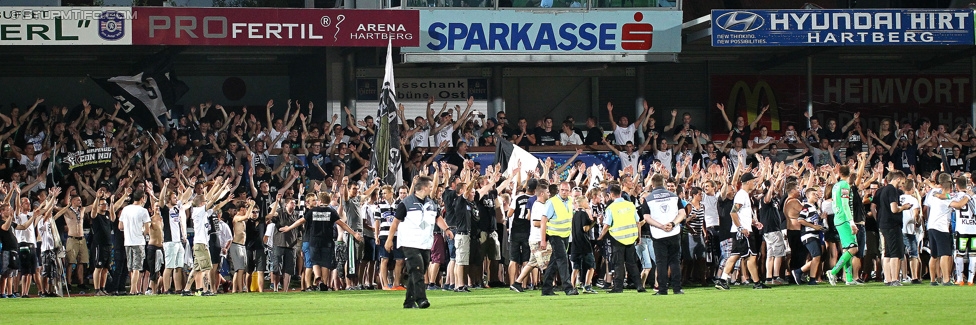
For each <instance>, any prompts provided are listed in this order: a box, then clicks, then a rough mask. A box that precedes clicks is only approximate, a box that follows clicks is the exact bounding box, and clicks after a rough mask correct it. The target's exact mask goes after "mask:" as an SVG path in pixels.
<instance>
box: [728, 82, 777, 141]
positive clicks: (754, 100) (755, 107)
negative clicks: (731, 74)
mask: <svg viewBox="0 0 976 325" xmlns="http://www.w3.org/2000/svg"><path fill="white" fill-rule="evenodd" d="M740 91H741V92H742V94H743V96H745V98H746V108H745V109H746V112H747V120H746V123H748V122H749V121H752V120H753V119H755V118H756V115H759V111H760V110H761V109H762V107H760V103H759V100H760V98H761V97H762V95H763V94H764V93H765V94H766V99H767V100H768V101H769V102H768V104H769V112H767V114H769V119H770V121H771V124H772V125H770V131H780V130H781V128H780V120H779V105H777V102H776V94H775V93H774V92H773V88H772V87H770V86H769V83H767V82H766V81H764V80H759V81H758V82H756V85H755V86H754V87H752V88H749V84H747V83H746V82H745V81H742V80H739V81H737V82H736V83H735V85H733V86H732V91H731V92H730V93H729V101H728V103H726V104H725V110H726V112H725V113H726V114H728V113H729V112H732V113H733V116H737V115H734V114H735V112H736V110H737V109H738V108H737V107H736V104H737V103H738V102H739V92H740ZM732 120H733V121H735V119H734V117H733V118H732Z"/></svg>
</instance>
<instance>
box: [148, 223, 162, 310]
mask: <svg viewBox="0 0 976 325" xmlns="http://www.w3.org/2000/svg"><path fill="white" fill-rule="evenodd" d="M153 211H158V209H154V210H153ZM149 220H150V221H149V243H148V244H146V262H145V265H143V271H145V272H146V275H145V276H146V278H147V279H149V289H148V290H146V295H152V294H153V293H162V289H161V288H160V286H159V281H158V280H159V276H160V271H162V268H163V260H162V258H163V216H162V214H160V213H158V212H157V213H155V214H153V215H152V217H151V218H150V219H149Z"/></svg>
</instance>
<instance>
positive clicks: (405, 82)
mask: <svg viewBox="0 0 976 325" xmlns="http://www.w3.org/2000/svg"><path fill="white" fill-rule="evenodd" d="M382 82H383V80H381V79H377V78H360V79H356V99H357V100H358V102H357V103H356V114H357V115H356V116H366V115H369V116H373V114H375V113H376V112H375V111H374V110H373V107H375V106H373V105H374V104H376V103H378V100H379V97H378V93H379V91H380V87H379V85H381V83H382ZM430 96H434V99H435V100H436V101H437V103H436V104H435V105H433V108H434V110H436V111H440V109H441V107H442V106H441V105H442V104H443V103H444V102H448V103H449V105H448V106H449V108H453V107H454V105H461V107H462V108H463V107H464V106H465V104H464V102H465V101H467V100H468V97H469V96H473V97H474V105H472V106H471V108H472V109H473V110H475V111H476V112H478V113H485V112H487V111H488V79H486V78H420V79H418V78H400V79H397V81H396V101H397V103H398V104H403V107H404V110H403V111H404V113H403V116H404V118H407V119H413V118H415V117H417V116H424V117H425V116H427V98H428V97H430ZM455 117H457V116H455Z"/></svg>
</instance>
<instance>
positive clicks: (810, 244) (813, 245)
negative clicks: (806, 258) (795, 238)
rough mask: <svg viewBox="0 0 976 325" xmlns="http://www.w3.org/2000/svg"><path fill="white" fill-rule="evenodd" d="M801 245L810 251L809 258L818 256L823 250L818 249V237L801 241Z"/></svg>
mask: <svg viewBox="0 0 976 325" xmlns="http://www.w3.org/2000/svg"><path fill="white" fill-rule="evenodd" d="M803 247H806V249H807V252H809V253H810V258H814V257H820V256H821V255H823V252H822V251H821V250H820V239H817V238H809V239H807V240H804V241H803Z"/></svg>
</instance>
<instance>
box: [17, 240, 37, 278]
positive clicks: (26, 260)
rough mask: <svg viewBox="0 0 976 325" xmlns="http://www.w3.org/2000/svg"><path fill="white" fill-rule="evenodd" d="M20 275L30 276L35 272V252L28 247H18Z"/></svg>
mask: <svg viewBox="0 0 976 325" xmlns="http://www.w3.org/2000/svg"><path fill="white" fill-rule="evenodd" d="M19 257H20V275H31V274H34V272H35V271H37V250H35V249H34V247H33V246H32V245H31V246H28V245H21V246H20V256H19Z"/></svg>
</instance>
